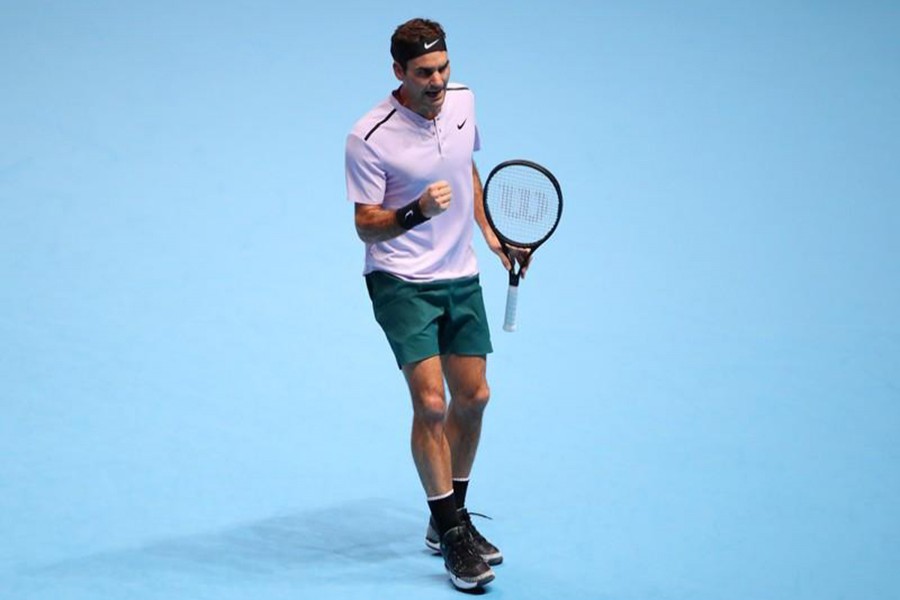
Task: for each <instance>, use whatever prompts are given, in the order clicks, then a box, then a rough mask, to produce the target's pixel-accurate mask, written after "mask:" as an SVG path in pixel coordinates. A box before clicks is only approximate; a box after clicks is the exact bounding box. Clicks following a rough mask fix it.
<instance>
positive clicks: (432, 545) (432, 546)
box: [425, 538, 503, 567]
mask: <svg viewBox="0 0 900 600" xmlns="http://www.w3.org/2000/svg"><path fill="white" fill-rule="evenodd" d="M425 545H426V546H428V549H429V550H431V551H432V552H434V553H435V554H440V553H441V545H440V543H439V542H434V541H432V540H429V539H428V538H425ZM481 559H482V560H483V561H484V562H486V563H487V564H489V565H491V566H492V567H495V566H497V565H499V564H502V563H503V555H502V554H500V553H499V552H498V553H497V554H488V555H487V556H484V555H482V556H481Z"/></svg>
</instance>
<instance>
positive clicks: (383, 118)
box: [346, 19, 528, 589]
mask: <svg viewBox="0 0 900 600" xmlns="http://www.w3.org/2000/svg"><path fill="white" fill-rule="evenodd" d="M391 56H392V57H393V72H394V75H395V76H396V78H397V79H398V80H399V81H400V86H399V87H398V88H397V89H396V90H395V91H393V92H392V93H391V94H390V95H389V96H388V97H387V98H385V99H384V100H383V101H382V102H380V103H379V104H378V105H377V106H375V107H374V108H373V109H372V110H370V111H369V112H368V113H367V114H366V115H365V116H363V117H362V118H361V119H360V120H359V121H358V122H357V123H356V124H355V125H354V126H353V129H352V131H351V133H350V134H349V136H348V137H347V146H346V176H347V191H348V198H349V200H350V201H352V202H354V204H355V223H356V230H357V233H358V235H359V237H360V238H361V239H362V241H363V242H365V249H366V252H365V269H364V274H365V276H366V285H367V287H368V290H369V296H370V297H371V299H372V304H373V309H374V313H375V318H376V320H377V321H378V323H379V324H380V325H381V327H382V329H383V330H384V333H385V335H386V337H387V339H388V342H389V344H390V346H391V349H392V350H393V352H394V356H395V358H396V361H397V364H398V365H399V367H400V368H401V369H402V372H403V375H404V377H405V379H406V382H407V385H408V387H409V392H410V396H411V398H412V404H413V425H412V442H411V445H412V454H413V459H414V462H415V466H416V470H417V471H418V474H419V478H420V480H421V482H422V486H423V487H424V489H425V493H426V496H427V500H428V505H429V509H430V512H431V520H430V523H429V526H428V531H427V533H426V544H427V545H428V546H429V547H430V548H432V549H434V550H440V552H441V554H442V555H443V558H444V564H445V567H446V569H447V571H448V573H449V575H450V580H451V581H452V582H453V584H454V585H455V586H456V587H457V588H460V589H472V588H476V587H480V586H483V585H486V584H487V583H488V582H490V581H492V580H493V579H494V572H493V570H492V569H491V565H496V564H499V563H500V562H501V561H502V559H503V557H502V554H501V552H500V551H499V550H498V549H497V548H496V547H495V546H494V545H493V544H491V543H490V542H488V541H487V540H486V539H485V538H484V537H483V536H482V535H481V534H480V533H479V532H478V530H477V529H475V527H474V526H473V525H472V521H471V517H470V515H469V513H468V511H467V510H466V508H465V498H466V492H467V488H468V483H469V476H470V473H471V470H472V464H473V462H474V460H475V454H476V451H477V448H478V441H479V438H480V434H481V423H482V415H483V413H484V409H485V406H486V405H487V403H488V399H489V395H490V393H489V388H488V383H487V379H486V362H487V360H486V357H487V354H489V353H490V352H491V351H492V347H491V340H490V331H489V329H488V324H487V320H486V317H485V310H484V302H483V300H482V295H481V286H480V283H479V279H478V266H477V263H476V257H475V252H474V249H473V247H472V232H473V222H477V223H478V225H479V227H480V229H481V231H482V233H483V235H484V237H485V240H486V242H487V244H488V246H489V247H490V248H491V250H492V251H494V252H495V253H496V254H497V255H498V256H499V257H500V259H501V261H502V262H503V264H504V266H505V267H506V268H507V269H508V268H509V266H510V262H509V260H510V259H509V258H508V257H507V256H506V255H505V254H504V253H503V251H502V250H501V248H500V243H499V242H498V240H497V238H496V236H495V235H494V234H493V233H492V232H491V230H490V228H489V226H488V224H487V220H486V218H485V216H484V204H483V198H482V187H481V179H480V177H479V175H478V170H477V169H476V167H475V163H474V161H473V153H474V152H475V151H477V150H478V149H479V147H480V139H479V134H478V129H477V122H476V119H475V102H474V96H473V94H472V92H471V91H470V90H469V89H468V88H466V87H464V86H461V85H458V84H449V77H450V61H449V60H448V57H447V56H448V55H447V46H446V41H445V34H444V30H443V28H442V27H441V26H440V24H438V23H436V22H434V21H430V20H427V19H412V20H410V21H408V22H406V23H403V24H402V25H400V26H399V27H398V28H397V29H396V31H395V32H394V34H393V36H392V37H391ZM513 260H519V262H522V263H524V266H526V267H527V262H528V261H527V256H525V255H521V256H519V255H517V256H513ZM445 381H446V387H447V388H448V389H449V391H450V402H449V405H448V403H447V401H446V398H445V393H444V389H445Z"/></svg>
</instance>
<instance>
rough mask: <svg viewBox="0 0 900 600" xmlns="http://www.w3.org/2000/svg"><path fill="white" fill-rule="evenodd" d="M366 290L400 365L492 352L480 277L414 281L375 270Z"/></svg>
mask: <svg viewBox="0 0 900 600" xmlns="http://www.w3.org/2000/svg"><path fill="white" fill-rule="evenodd" d="M366 286H367V287H368V289H369V297H370V298H371V299H372V307H373V309H374V311H375V320H376V321H378V324H379V325H381V328H382V329H383V330H384V334H385V335H386V336H387V339H388V343H389V344H390V345H391V350H393V351H394V357H395V358H396V359H397V365H398V366H401V367H402V366H403V365H406V364H409V363H413V362H417V361H420V360H423V359H426V358H428V357H431V356H438V355H444V354H460V355H467V356H483V355H486V354H489V353H490V352H492V351H493V346H491V332H490V329H489V328H488V323H487V317H486V315H485V311H484V299H483V298H482V296H481V283H480V282H479V280H478V276H477V275H476V276H474V277H465V278H463V279H451V280H445V281H433V282H426V283H410V282H408V281H403V280H402V279H399V278H397V277H394V276H393V275H389V274H387V273H383V272H380V271H375V272H374V273H369V274H368V275H366Z"/></svg>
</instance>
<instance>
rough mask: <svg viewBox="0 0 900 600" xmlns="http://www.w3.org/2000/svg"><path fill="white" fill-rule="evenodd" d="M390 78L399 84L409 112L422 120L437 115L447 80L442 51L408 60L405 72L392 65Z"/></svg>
mask: <svg viewBox="0 0 900 600" xmlns="http://www.w3.org/2000/svg"><path fill="white" fill-rule="evenodd" d="M394 75H396V76H397V79H399V80H400V81H402V82H403V86H402V87H403V91H402V94H403V99H404V103H405V104H406V106H407V107H408V108H409V109H410V110H412V111H415V112H417V113H419V114H420V115H422V116H423V117H425V118H426V119H433V118H434V117H436V116H437V114H438V113H439V112H441V106H443V105H444V95H445V94H446V89H447V82H448V81H449V80H450V61H449V60H448V59H447V52H446V51H441V52H429V53H428V54H423V55H422V56H419V57H418V58H414V59H412V60H410V61H409V62H407V63H406V71H405V72H404V71H403V70H402V69H401V68H400V65H399V64H398V63H396V62H395V63H394Z"/></svg>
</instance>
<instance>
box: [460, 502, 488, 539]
mask: <svg viewBox="0 0 900 600" xmlns="http://www.w3.org/2000/svg"><path fill="white" fill-rule="evenodd" d="M460 513H461V517H462V521H463V523H464V524H465V525H466V530H467V531H468V532H469V535H471V536H472V537H473V538H474V539H475V541H476V542H486V541H487V540H486V539H485V537H484V536H483V535H481V532H480V531H478V529H476V528H475V524H474V523H473V522H472V517H473V516H476V517H481V518H482V519H487V520H488V521H493V520H494V519H493V518H491V517H489V516H487V515H485V514H482V513H479V512H470V511H469V510H468V509H465V508H464V509H462V510H460Z"/></svg>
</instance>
